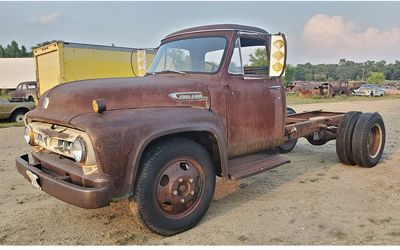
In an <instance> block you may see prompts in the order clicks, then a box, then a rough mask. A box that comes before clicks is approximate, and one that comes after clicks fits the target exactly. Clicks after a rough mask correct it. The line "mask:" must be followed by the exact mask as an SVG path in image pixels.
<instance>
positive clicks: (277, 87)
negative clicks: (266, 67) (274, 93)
mask: <svg viewBox="0 0 400 250" xmlns="http://www.w3.org/2000/svg"><path fill="white" fill-rule="evenodd" d="M281 87H282V86H280V85H275V86H271V87H269V88H270V89H279V88H281Z"/></svg>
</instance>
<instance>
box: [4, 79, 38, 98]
mask: <svg viewBox="0 0 400 250" xmlns="http://www.w3.org/2000/svg"><path fill="white" fill-rule="evenodd" d="M10 96H11V101H17V102H21V101H23V102H33V101H34V100H35V99H37V83H36V82H35V81H29V82H21V83H19V84H18V86H17V88H16V90H15V91H13V92H11V93H10Z"/></svg>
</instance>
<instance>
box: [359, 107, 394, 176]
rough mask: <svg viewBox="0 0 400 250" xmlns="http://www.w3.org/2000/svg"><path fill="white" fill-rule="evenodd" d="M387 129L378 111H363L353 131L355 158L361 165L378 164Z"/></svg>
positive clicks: (372, 165)
mask: <svg viewBox="0 0 400 250" xmlns="http://www.w3.org/2000/svg"><path fill="white" fill-rule="evenodd" d="M385 137H386V130H385V125H384V123H383V119H382V117H381V116H380V115H379V114H378V113H363V114H361V115H360V118H359V119H358V121H357V123H356V125H355V128H354V133H353V138H352V139H353V140H352V150H353V158H354V161H355V162H356V163H357V165H359V166H361V167H367V168H370V167H374V166H375V165H376V164H378V162H379V160H380V159H381V157H382V153H383V149H384V148H385Z"/></svg>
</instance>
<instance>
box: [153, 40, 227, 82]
mask: <svg viewBox="0 0 400 250" xmlns="http://www.w3.org/2000/svg"><path fill="white" fill-rule="evenodd" d="M214 37H218V38H223V39H224V40H225V47H224V53H223V54H222V57H221V62H220V64H219V65H218V69H217V70H216V71H215V72H200V71H183V72H185V73H187V74H206V75H215V74H218V73H220V71H221V68H222V66H223V65H224V62H225V57H226V54H227V49H228V38H227V37H226V36H223V35H215V36H212V35H206V36H205V35H201V36H195V37H191V38H182V39H176V40H171V41H168V42H165V43H162V44H160V46H159V47H158V48H160V47H161V46H162V45H164V44H167V43H170V42H176V41H182V40H190V39H198V38H214ZM204 55H205V54H204ZM154 73H156V74H164V73H163V72H154Z"/></svg>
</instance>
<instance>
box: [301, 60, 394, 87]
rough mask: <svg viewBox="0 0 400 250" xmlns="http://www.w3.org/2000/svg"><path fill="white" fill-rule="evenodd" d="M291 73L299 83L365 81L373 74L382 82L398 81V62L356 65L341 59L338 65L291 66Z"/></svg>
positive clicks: (307, 64) (368, 62)
mask: <svg viewBox="0 0 400 250" xmlns="http://www.w3.org/2000/svg"><path fill="white" fill-rule="evenodd" d="M293 71H294V72H293V76H294V80H301V81H339V80H340V81H365V80H367V77H368V76H372V74H373V75H374V77H375V78H376V77H377V76H376V74H374V73H380V74H379V77H377V79H379V81H380V82H382V81H384V80H385V79H386V80H400V61H396V62H394V63H389V64H387V63H386V61H383V60H382V61H379V62H375V61H366V62H364V63H356V62H353V61H347V60H346V59H341V60H340V61H339V63H338V64H317V65H313V64H310V63H306V64H298V65H296V66H293ZM382 76H383V77H382ZM382 79H383V80H382ZM368 80H369V78H368ZM376 81H377V80H376Z"/></svg>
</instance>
